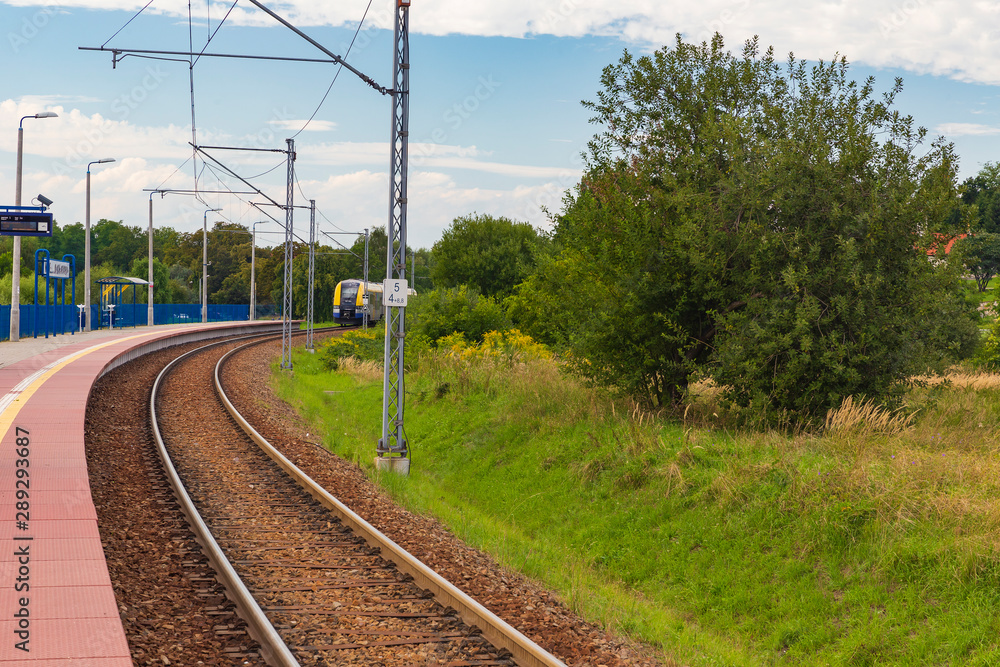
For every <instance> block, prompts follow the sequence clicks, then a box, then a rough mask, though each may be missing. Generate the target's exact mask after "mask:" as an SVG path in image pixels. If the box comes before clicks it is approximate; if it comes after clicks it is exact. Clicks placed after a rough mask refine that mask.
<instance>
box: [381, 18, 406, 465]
mask: <svg viewBox="0 0 1000 667" xmlns="http://www.w3.org/2000/svg"><path fill="white" fill-rule="evenodd" d="M409 11H410V2H409V0H396V13H395V14H396V15H395V21H394V28H393V43H394V60H393V66H392V74H393V90H392V141H391V145H390V151H391V155H390V169H389V174H390V181H389V224H388V227H387V229H386V234H387V235H388V237H389V238H388V248H387V250H386V280H406V185H407V157H408V144H409V115H410V108H409V107H410V104H409V102H410V95H409V93H410V46H409V44H410V40H409ZM405 310H406V309H405V308H390V307H388V306H386V308H385V379H384V382H383V391H382V437H381V439H380V440H379V441H378V448H377V454H378V458H377V460H376V463H377V464H378V465H379V466H380V467H383V468H389V469H394V470H396V471H397V472H403V473H405V472H408V471H409V454H410V452H409V447H408V445H407V442H406V438H405V430H404V428H403V406H404V385H403V362H404V356H403V352H404V347H405V346H404V341H405V336H406V333H405V332H406V329H405Z"/></svg>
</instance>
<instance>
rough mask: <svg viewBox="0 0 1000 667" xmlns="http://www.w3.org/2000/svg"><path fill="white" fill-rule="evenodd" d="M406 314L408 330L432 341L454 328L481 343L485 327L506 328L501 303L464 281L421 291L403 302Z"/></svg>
mask: <svg viewBox="0 0 1000 667" xmlns="http://www.w3.org/2000/svg"><path fill="white" fill-rule="evenodd" d="M406 318H407V319H406V323H407V328H408V329H409V330H410V331H411V332H413V333H416V334H421V335H423V336H426V337H427V338H428V339H429V340H430V341H431V342H434V343H436V342H437V341H438V340H440V339H441V338H444V337H445V336H450V335H451V334H453V333H455V332H458V333H461V334H462V335H463V336H464V337H465V338H466V340H469V341H471V342H475V343H481V342H482V341H483V336H484V335H485V334H486V333H487V332H488V331H506V330H507V329H509V328H510V321H509V320H508V318H507V315H506V313H504V309H503V307H502V306H501V305H500V304H499V303H498V302H497V301H496V300H495V299H492V298H490V297H487V296H482V295H481V294H479V292H477V291H476V289H475V288H473V287H469V286H468V285H459V286H458V287H452V288H449V289H437V290H433V291H432V292H429V293H427V294H421V295H420V296H419V297H417V298H414V299H413V301H412V305H410V306H407V309H406Z"/></svg>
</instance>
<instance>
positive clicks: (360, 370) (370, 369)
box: [339, 357, 385, 382]
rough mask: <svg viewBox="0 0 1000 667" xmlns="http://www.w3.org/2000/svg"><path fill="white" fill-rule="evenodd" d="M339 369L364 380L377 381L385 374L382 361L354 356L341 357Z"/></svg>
mask: <svg viewBox="0 0 1000 667" xmlns="http://www.w3.org/2000/svg"><path fill="white" fill-rule="evenodd" d="M339 362H340V367H339V369H340V370H341V371H343V372H345V373H347V374H349V375H352V376H354V377H356V378H357V379H358V380H361V381H362V382H376V381H378V380H381V379H382V377H383V376H384V374H385V369H384V368H383V365H382V362H379V361H361V360H359V359H356V358H354V357H341V358H340V360H339Z"/></svg>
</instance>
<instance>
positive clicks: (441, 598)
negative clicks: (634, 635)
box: [215, 343, 566, 667]
mask: <svg viewBox="0 0 1000 667" xmlns="http://www.w3.org/2000/svg"><path fill="white" fill-rule="evenodd" d="M254 344H255V343H248V344H246V345H242V346H240V347H237V348H234V349H232V350H230V351H229V352H227V353H226V354H224V355H223V356H222V358H221V359H219V362H218V363H217V364H216V366H215V391H216V394H217V395H218V397H219V399H220V400H221V401H222V403H223V405H225V407H226V410H227V411H228V412H229V414H230V416H231V417H232V418H233V419H234V420H235V421H236V423H237V424H238V425H239V426H240V428H242V429H243V431H244V432H245V433H246V434H247V435H248V436H249V437H250V438H251V439H252V440H253V441H254V442H256V443H257V445H258V446H259V447H260V448H261V449H262V450H264V452H265V453H266V454H267V455H268V456H269V457H270V458H271V459H272V460H273V461H274V462H275V463H277V464H278V465H279V466H281V468H283V469H284V470H285V472H286V473H288V475H290V476H291V477H292V478H293V479H294V480H295V481H296V482H297V483H298V484H299V485H301V486H302V487H303V488H304V489H305V490H306V492H308V493H309V495H311V496H312V497H313V498H315V499H316V500H317V501H318V502H319V503H320V504H322V505H323V506H324V507H326V508H327V509H329V510H330V511H331V512H333V513H334V514H336V515H337V516H338V517H339V518H340V520H341V521H343V522H344V524H345V525H347V526H349V527H350V528H351V529H352V530H353V531H354V532H355V534H357V535H358V536H359V537H361V538H362V539H363V540H365V542H367V543H368V544H369V545H371V546H372V547H374V548H377V549H379V550H380V551H381V552H382V556H383V558H385V559H386V560H389V561H391V562H393V563H394V564H395V565H396V567H398V568H399V569H400V570H401V571H402V572H405V573H406V574H409V575H410V576H412V577H413V580H414V583H416V585H417V586H419V587H420V588H423V589H424V590H427V591H430V592H431V593H432V594H433V595H434V597H435V599H437V600H438V602H440V603H441V604H443V605H444V606H446V607H451V608H452V609H454V610H455V611H457V612H458V614H459V616H460V617H461V619H462V620H463V621H464V622H465V623H466V624H468V625H470V626H475V627H477V628H479V630H481V631H482V633H483V636H484V637H485V638H486V639H487V640H489V642H490V643H491V644H493V645H494V646H495V647H497V648H503V649H506V650H508V651H509V652H510V653H511V655H512V656H513V657H514V660H515V661H516V662H517V664H518V665H519V666H520V667H566V665H565V663H563V662H562V661H560V660H559V659H558V658H556V657H555V656H553V655H552V654H551V653H549V652H548V651H546V650H545V649H543V648H542V647H540V646H538V644H536V643H535V642H533V641H531V640H530V639H529V638H527V637H525V636H524V635H523V634H521V633H520V632H519V631H518V630H516V629H515V628H513V627H512V626H510V625H509V624H508V623H507V622H506V621H504V620H503V619H501V618H500V617H498V616H497V615H496V614H494V613H493V612H491V611H490V610H488V609H487V608H486V607H484V606H483V605H481V604H479V603H478V602H476V601H475V600H473V599H472V598H471V597H469V596H468V595H467V594H465V593H463V592H462V591H461V590H459V589H458V588H457V587H455V586H454V585H453V584H452V583H451V582H449V581H448V580H446V579H445V578H444V577H442V576H441V575H439V574H438V573H437V572H435V571H434V570H432V569H431V568H429V567H427V565H425V564H424V563H422V562H421V561H420V560H418V559H417V558H415V557H414V556H413V555H411V554H410V553H409V552H407V551H406V550H405V549H403V548H402V547H401V546H399V545H398V544H396V543H395V542H393V541H392V540H391V539H389V538H388V537H387V536H386V535H384V534H383V533H382V532H381V531H379V530H378V529H376V528H375V527H374V526H372V525H371V524H370V523H368V522H367V521H365V520H364V519H362V518H361V517H360V516H358V515H357V514H356V513H355V512H354V511H353V510H351V509H350V508H349V507H347V506H346V505H344V504H343V503H342V502H340V501H339V500H338V499H337V498H335V497H334V496H333V495H331V494H330V493H329V492H328V491H327V490H326V489H324V488H323V487H322V486H320V485H319V484H317V483H316V482H315V481H313V480H312V478H310V477H309V476H308V475H307V474H305V473H304V472H302V470H300V469H299V468H298V466H296V465H295V464H294V463H292V462H291V461H289V460H288V459H287V458H285V456H284V455H283V454H282V453H281V452H279V451H278V450H277V449H276V448H275V447H274V446H273V445H271V443H269V442H268V441H267V440H266V439H265V438H264V437H263V436H262V435H261V434H260V433H258V432H257V430H256V429H255V428H254V427H253V426H251V425H250V423H249V422H248V421H247V420H246V419H244V418H243V415H241V414H240V413H239V411H238V410H237V409H236V408H235V407H234V406H233V404H232V402H230V400H229V397H228V396H226V393H225V390H224V389H223V388H222V381H221V378H220V371H221V369H222V365H223V364H224V363H225V362H226V360H227V359H228V358H229V357H230V356H231V355H233V354H235V353H236V352H239V351H240V350H242V349H244V348H246V347H249V346H250V345H254Z"/></svg>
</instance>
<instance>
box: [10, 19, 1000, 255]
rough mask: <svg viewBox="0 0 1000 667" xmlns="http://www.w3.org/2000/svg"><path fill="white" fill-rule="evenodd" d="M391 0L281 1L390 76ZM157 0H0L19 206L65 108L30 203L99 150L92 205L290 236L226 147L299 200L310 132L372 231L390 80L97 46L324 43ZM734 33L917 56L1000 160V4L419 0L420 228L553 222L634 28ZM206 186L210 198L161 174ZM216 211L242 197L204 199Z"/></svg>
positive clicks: (933, 83) (344, 230)
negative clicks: (289, 153)
mask: <svg viewBox="0 0 1000 667" xmlns="http://www.w3.org/2000/svg"><path fill="white" fill-rule="evenodd" d="M394 3H395V0H371V1H370V2H369V0H339V1H337V2H332V1H330V0H285V1H284V2H281V3H277V2H267V3H266V4H267V6H268V7H269V8H270V9H272V10H274V11H275V12H277V13H278V14H280V15H281V16H282V17H284V18H285V19H287V20H288V21H289V22H291V23H292V24H294V25H295V26H296V27H297V28H299V29H300V30H302V31H304V32H305V33H307V34H308V35H309V36H310V37H311V38H313V39H314V40H315V41H317V42H319V43H320V44H322V45H323V46H324V47H325V48H327V49H328V50H330V51H332V52H334V53H336V54H338V55H341V56H344V58H345V60H346V61H347V62H349V63H351V64H352V66H354V67H356V68H357V69H358V70H360V71H362V72H363V73H365V74H366V75H368V76H370V77H371V78H372V79H374V80H375V81H376V82H378V83H379V84H381V85H383V86H386V87H389V86H391V83H392V58H393V43H392V17H393V10H394ZM144 5H146V2H145V1H142V2H136V1H133V0H69V1H68V2H65V3H61V4H58V5H53V4H43V3H38V2H33V1H31V0H6V1H5V0H0V193H6V194H5V195H0V204H8V205H12V204H14V189H15V168H16V145H17V126H18V123H19V122H20V120H21V118H22V117H23V116H29V115H34V114H35V113H38V112H42V111H53V112H55V113H57V114H58V118H49V119H35V118H29V119H26V120H24V121H23V127H24V160H23V165H24V167H23V189H22V190H23V198H22V204H24V205H30V204H31V203H32V201H31V200H32V199H33V198H34V197H35V196H36V195H37V194H39V193H41V194H44V195H45V196H46V197H48V198H49V199H51V200H53V202H54V204H53V205H52V208H51V209H50V210H51V211H52V213H53V214H54V216H55V219H56V221H57V222H58V223H60V224H72V223H75V222H82V221H83V220H84V217H85V203H86V174H87V168H88V163H90V162H92V161H95V160H99V159H103V158H114V159H115V162H114V163H110V164H95V165H92V167H91V222H92V224H93V223H96V221H97V220H99V219H101V218H107V219H112V220H120V221H122V222H123V223H124V224H127V225H132V226H140V227H143V228H145V226H146V225H147V224H148V223H149V210H150V206H149V201H150V199H151V198H152V201H153V224H154V225H156V226H161V225H166V226H170V227H173V228H174V229H177V230H179V231H184V232H193V231H196V230H198V229H200V228H201V226H202V225H203V223H204V222H205V221H206V220H207V222H208V224H209V225H211V224H213V223H214V222H216V221H220V220H224V221H228V222H237V223H240V224H243V225H246V226H248V227H249V226H250V225H251V224H253V223H254V222H258V221H263V222H262V223H261V224H259V225H257V230H258V232H259V234H260V235H259V237H258V242H259V244H260V245H274V244H276V243H279V242H280V241H281V240H282V238H283V232H282V231H281V226H280V225H279V224H278V223H276V222H273V221H271V220H269V218H268V217H267V216H266V215H265V213H263V212H262V210H263V211H265V212H266V213H267V214H269V215H270V216H273V217H274V218H277V219H278V220H282V221H283V219H284V216H283V213H282V212H281V211H280V210H278V209H276V208H275V207H273V206H265V207H263V209H261V208H258V207H255V206H253V205H251V203H250V202H252V201H253V202H262V201H265V200H264V199H263V198H261V197H260V196H250V195H239V196H237V195H232V194H219V193H217V192H216V191H219V190H223V189H233V190H240V191H246V190H247V188H246V187H245V186H244V185H243V184H242V183H240V182H238V181H236V180H234V179H233V178H232V177H231V176H226V175H225V174H224V172H223V170H222V166H225V167H226V168H228V169H230V170H232V171H233V172H235V173H237V174H239V175H240V176H241V177H243V178H245V179H247V180H248V181H249V182H250V183H252V184H253V186H254V187H255V188H258V189H260V190H261V191H263V192H264V193H266V194H267V195H268V197H270V198H271V199H273V200H277V201H279V202H284V200H285V196H286V186H285V182H286V168H285V163H284V156H283V155H282V154H281V153H278V152H273V151H276V150H284V149H285V147H286V141H285V140H286V139H288V138H292V137H294V140H295V147H296V152H297V155H296V164H295V174H296V181H297V183H296V187H295V191H294V197H295V203H296V204H300V205H308V200H315V201H316V207H317V223H318V227H319V229H320V234H321V235H320V240H321V241H323V242H327V243H332V242H333V239H337V240H339V241H341V242H343V243H347V244H350V242H351V241H353V236H352V234H354V233H358V232H360V231H361V230H363V229H365V228H369V229H370V228H373V227H376V226H384V225H385V224H386V223H387V220H388V215H389V207H388V199H389V183H388V172H389V136H390V129H391V109H392V107H391V100H390V99H389V97H388V96H384V95H381V94H379V93H378V92H376V91H375V90H373V89H372V88H370V87H368V86H367V85H366V84H364V83H363V82H362V81H361V80H360V79H359V78H357V77H356V76H355V75H353V74H352V73H351V72H349V71H347V70H343V71H340V72H339V73H338V69H339V68H337V67H336V66H334V65H330V64H326V63H309V62H282V61H274V60H267V61H265V60H251V59H229V58H210V57H203V58H201V59H200V60H199V61H198V63H197V64H196V65H195V67H194V69H193V75H192V72H191V69H190V67H189V63H188V62H187V60H186V58H179V57H174V58H179V60H178V59H175V60H154V59H149V58H143V57H138V56H130V57H126V58H124V59H123V60H121V61H119V62H117V63H116V64H115V65H114V66H112V57H111V54H110V53H109V52H97V51H90V50H82V49H81V47H86V48H98V47H101V46H102V45H107V47H108V48H110V47H116V48H122V49H130V50H158V51H182V52H187V51H188V50H189V44H193V45H194V48H195V50H198V51H201V50H202V49H204V50H205V52H207V53H227V54H243V55H254V56H282V57H294V58H313V59H315V58H325V56H324V54H323V53H322V52H321V51H319V50H318V49H317V48H316V47H314V46H313V45H311V44H309V43H308V42H307V41H306V40H304V39H303V38H301V37H300V36H298V35H296V34H295V33H293V32H292V31H291V30H289V29H288V28H286V27H284V26H282V25H280V24H279V23H277V22H276V21H275V20H274V19H272V18H270V17H268V16H267V15H266V14H265V13H263V12H262V11H260V10H258V9H257V8H255V7H254V6H253V5H252V4H251V3H249V2H247V1H246V0H242V1H239V2H237V3H235V4H234V3H233V2H232V1H231V0H229V1H226V2H208V3H206V2H204V1H203V0H192V2H191V3H190V5H189V3H187V2H180V1H179V0H153V1H152V2H150V3H149V5H148V7H146V9H145V10H144V11H142V12H141V13H139V11H140V10H141V9H142V8H143V6H144ZM189 7H190V11H191V16H192V18H191V20H190V21H189V15H188V11H189ZM227 12H228V14H227ZM224 18H225V20H224V21H223V19H224ZM362 18H363V20H362ZM714 32H720V33H721V34H722V35H723V36H724V38H725V40H726V44H727V46H728V47H729V48H730V49H731V50H733V51H739V49H740V47H741V45H742V43H743V42H744V41H745V40H746V39H748V38H750V37H753V36H754V35H757V36H759V39H760V43H761V44H762V45H764V46H768V45H770V46H773V47H774V49H775V51H776V53H777V54H779V55H781V56H784V55H786V54H788V53H794V55H795V57H797V58H804V59H807V60H810V61H817V60H819V59H825V60H827V61H828V60H830V59H831V58H833V57H835V56H836V55H838V54H839V55H842V56H845V57H846V58H847V59H848V61H849V62H850V63H851V70H850V75H851V77H852V78H854V79H856V80H859V81H861V80H864V79H865V78H866V77H868V76H874V77H875V80H876V88H877V89H878V90H887V89H888V88H889V87H891V85H892V83H893V81H894V79H895V78H896V77H902V78H903V80H904V91H903V93H902V94H901V95H900V96H899V97H898V98H897V108H898V109H899V110H900V111H902V112H903V113H905V114H910V115H912V116H913V117H914V119H915V121H916V123H917V124H918V125H922V126H924V127H926V128H927V129H928V130H929V132H930V135H931V137H937V136H944V137H945V138H946V139H947V140H949V141H952V142H954V144H955V146H956V150H957V153H958V155H959V156H960V159H961V162H960V171H959V177H960V179H964V178H966V177H968V176H972V175H974V174H975V173H976V172H977V171H978V170H979V169H980V168H981V167H982V165H983V164H984V163H986V162H992V161H998V160H1000V3H995V2H992V1H985V0H864V1H861V0H811V1H808V2H802V0H700V1H699V2H697V3H693V2H689V1H688V0H631V1H629V2H621V1H615V2H613V1H611V0H506V1H504V2H495V3H484V2H468V1H467V0H436V1H430V0H413V1H412V5H411V8H410V63H411V69H410V91H411V94H410V98H411V99H410V137H409V138H410V165H409V192H408V194H409V197H408V225H407V240H408V244H409V245H410V246H411V247H413V248H422V247H423V248H430V247H431V246H433V244H434V242H435V241H437V240H438V239H439V238H440V236H441V233H442V231H444V230H445V229H447V228H448V226H449V225H450V224H451V223H452V221H453V220H454V219H455V218H456V217H458V216H463V215H469V214H473V213H480V214H490V215H497V216H506V217H508V218H511V219H514V220H519V221H528V222H531V223H532V224H534V225H535V226H537V227H538V228H539V229H541V230H547V229H550V228H551V224H550V222H549V215H550V214H554V213H558V212H559V210H560V208H561V205H562V198H563V194H564V193H565V192H566V190H567V189H571V188H572V187H573V186H574V185H575V184H576V183H577V182H578V181H579V178H580V175H581V169H582V166H583V159H582V157H581V155H582V153H584V151H585V150H586V145H587V142H588V140H589V139H590V138H591V137H592V136H593V135H594V134H595V133H596V132H597V131H599V129H600V128H599V127H598V126H596V125H593V124H591V123H590V122H589V113H588V111H587V110H586V109H585V108H584V107H583V106H582V105H581V101H583V100H594V99H596V97H597V92H598V90H599V87H600V75H601V71H602V69H603V68H604V67H605V66H607V65H609V64H612V63H614V62H617V60H618V59H619V58H620V56H621V55H622V52H623V50H625V49H628V50H629V51H630V52H632V53H636V54H645V53H650V52H652V51H654V50H655V49H657V48H660V47H662V46H663V45H666V44H672V43H673V41H674V36H675V35H676V34H677V33H680V34H681V35H682V36H683V37H684V39H685V40H687V41H701V40H706V39H709V38H710V36H711V35H712V34H713V33H714ZM210 38H211V41H210V43H209V40H210ZM352 41H353V44H352ZM192 82H193V86H192ZM331 84H332V85H331ZM192 87H193V100H194V103H193V105H192ZM327 91H329V92H327ZM192 117H193V119H194V129H193V130H192ZM310 118H311V119H312V120H311V121H310V120H309V119H310ZM4 128H6V129H4ZM189 142H196V143H198V144H200V145H202V146H225V147H232V148H255V149H265V150H256V151H246V150H228V149H227V150H222V149H217V150H209V151H208V153H209V154H210V155H211V157H212V158H213V159H214V160H216V161H217V163H216V162H212V161H211V160H204V159H198V160H192V149H191V146H190V143H189ZM196 183H197V188H198V189H199V190H201V191H202V194H201V195H200V197H199V198H195V197H193V196H191V195H188V194H183V193H171V194H166V195H163V196H161V195H159V194H154V195H152V196H151V194H150V192H148V191H146V190H149V189H159V190H163V189H172V190H192V189H194V188H195V187H196ZM214 208H220V209H222V210H221V211H219V212H210V213H208V212H207V211H208V209H214ZM308 224H309V212H308V211H306V210H302V209H298V210H296V215H295V231H296V234H297V235H299V236H300V237H303V238H308V233H309V232H308ZM324 235H325V236H324Z"/></svg>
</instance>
